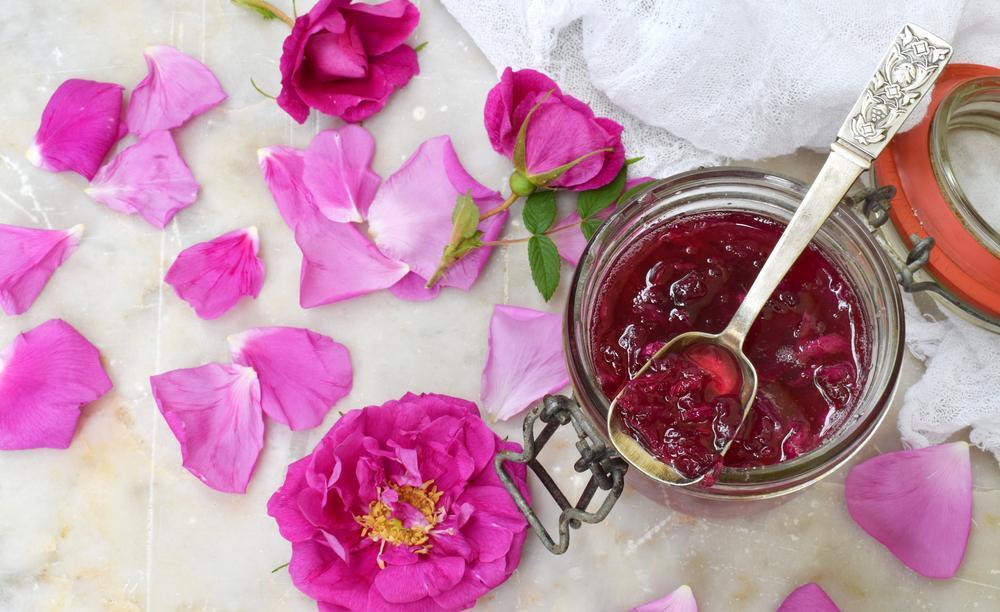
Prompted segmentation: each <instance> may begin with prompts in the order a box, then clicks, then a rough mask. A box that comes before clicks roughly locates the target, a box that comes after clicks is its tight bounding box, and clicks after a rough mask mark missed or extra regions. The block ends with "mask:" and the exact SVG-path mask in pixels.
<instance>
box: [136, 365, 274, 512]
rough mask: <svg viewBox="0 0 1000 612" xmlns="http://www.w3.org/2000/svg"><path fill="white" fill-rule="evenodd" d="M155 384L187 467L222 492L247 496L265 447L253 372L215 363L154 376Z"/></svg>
mask: <svg viewBox="0 0 1000 612" xmlns="http://www.w3.org/2000/svg"><path fill="white" fill-rule="evenodd" d="M149 384H150V386H151V387H152V389H153V397H154V398H155V399H156V405H157V406H158V407H159V409H160V412H161V413H162V414H163V418H164V419H166V420H167V425H169V426H170V431H172V432H174V436H175V437H176V438H177V441H178V442H180V445H181V457H183V463H184V467H185V468H187V470H188V471H189V472H191V473H192V474H194V475H195V476H197V477H198V478H199V479H200V480H201V481H202V482H204V483H205V484H207V485H208V486H210V487H212V488H213V489H215V490H217V491H223V492H225V493H245V492H246V490H247V483H248V482H250V476H251V474H253V470H254V466H256V465H257V457H258V456H259V455H260V449H261V448H263V446H264V418H263V416H262V415H261V409H260V383H259V382H258V381H257V375H256V374H255V373H254V371H253V369H252V368H247V367H243V366H239V365H233V364H225V365H223V364H221V363H209V364H206V365H203V366H200V367H197V368H188V369H184V370H174V371H172V372H166V373H164V374H159V375H157V376H151V377H150V379H149Z"/></svg>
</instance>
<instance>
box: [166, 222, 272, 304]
mask: <svg viewBox="0 0 1000 612" xmlns="http://www.w3.org/2000/svg"><path fill="white" fill-rule="evenodd" d="M259 248H260V241H259V239H258V237H257V228H256V227H251V228H248V229H241V230H236V231H234V232H229V233H228V234H223V235H222V236H219V237H218V238H215V239H213V240H209V241H208V242H202V243H199V244H196V245H194V246H190V247H188V248H186V249H184V250H183V251H181V252H180V254H179V255H177V259H176V260H174V263H173V265H172V266H170V269H169V270H168V271H167V275H166V277H165V278H164V279H163V280H164V281H165V282H166V283H167V284H168V285H170V286H171V287H173V288H174V291H176V292H177V295H178V296H180V298H181V299H182V300H184V301H185V302H187V303H188V304H190V305H191V307H192V308H194V311H195V313H196V314H197V315H198V316H199V317H201V318H202V319H215V318H218V317H220V316H222V315H224V314H225V313H226V312H228V311H229V309H230V308H232V307H233V306H235V305H236V303H237V302H239V301H240V298H242V297H243V296H246V295H248V296H250V297H252V298H256V297H257V295H258V294H259V293H260V288H261V287H262V286H263V285H264V262H263V261H261V260H260V257H258V256H257V253H258V250H259Z"/></svg>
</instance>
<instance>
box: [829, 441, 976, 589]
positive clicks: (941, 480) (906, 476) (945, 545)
mask: <svg viewBox="0 0 1000 612" xmlns="http://www.w3.org/2000/svg"><path fill="white" fill-rule="evenodd" d="M845 484H846V490H845V497H846V499H847V510H848V511H849V512H850V513H851V517H852V518H853V519H854V520H855V522H857V524H858V525H860V526H861V528H862V529H864V530H865V531H867V532H868V534H869V535H871V536H872V537H874V538H875V539H876V540H878V541H879V542H881V543H882V544H883V545H884V546H885V547H886V548H888V549H889V551H890V552H891V553H892V554H894V555H896V557H897V558H898V559H899V560H900V561H902V562H903V563H905V564H906V565H907V567H909V568H910V569H912V570H913V571H915V572H917V573H918V574H921V575H923V576H927V577H928V578H951V577H952V576H954V575H955V572H957V571H958V567H959V565H961V563H962V558H963V557H964V556H965V548H966V544H967V543H968V540H969V529H970V526H971V523H972V466H971V463H970V461H969V445H968V444H967V443H965V442H954V443H951V444H941V445H938V446H928V447H926V448H921V449H918V450H907V451H898V452H895V453H886V454H884V455H880V456H878V457H875V458H874V459H869V460H868V461H865V462H864V463H860V464H858V465H856V466H854V467H853V468H852V469H851V471H850V473H849V474H848V475H847V481H846V483H845Z"/></svg>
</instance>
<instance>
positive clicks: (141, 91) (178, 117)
mask: <svg viewBox="0 0 1000 612" xmlns="http://www.w3.org/2000/svg"><path fill="white" fill-rule="evenodd" d="M143 55H144V56H145V58H146V67H147V68H148V69H149V73H148V74H147V75H146V78H144V79H143V80H142V81H141V82H140V83H139V84H138V85H136V87H135V90H134V91H133V92H132V96H131V98H130V99H129V103H128V111H126V113H125V123H126V124H128V131H129V132H131V133H133V134H136V135H138V136H145V135H146V134H149V133H151V132H155V131H157V130H169V129H171V128H175V127H177V126H179V125H183V124H184V122H186V121H187V120H188V119H190V118H191V117H194V116H196V115H200V114H201V113H203V112H205V111H207V110H208V109H210V108H213V107H215V106H217V105H218V104H221V103H222V101H223V100H225V99H226V92H224V91H222V85H220V84H219V80H218V79H216V78H215V75H214V74H212V71H211V70H209V69H208V67H207V66H205V64H202V63H201V62H199V61H198V60H196V59H194V58H193V57H191V56H190V55H185V54H184V53H181V52H180V51H178V50H177V49H174V48H173V47H168V46H166V45H162V46H159V47H148V48H146V50H145V52H143Z"/></svg>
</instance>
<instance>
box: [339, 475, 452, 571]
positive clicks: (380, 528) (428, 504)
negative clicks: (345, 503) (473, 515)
mask: <svg viewBox="0 0 1000 612" xmlns="http://www.w3.org/2000/svg"><path fill="white" fill-rule="evenodd" d="M378 493H379V495H378V497H377V498H376V499H374V500H372V502H371V503H370V504H369V505H368V514H365V515H362V516H355V517H354V520H356V521H357V522H358V524H359V525H361V536H362V537H366V536H367V537H368V538H370V539H371V540H372V541H373V542H377V543H379V544H380V548H379V557H378V565H379V567H381V568H385V563H384V562H383V561H382V550H384V549H385V545H386V544H395V545H403V546H410V547H413V548H414V550H413V552H415V553H417V554H427V552H428V551H429V550H430V549H431V544H430V533H431V530H432V529H434V527H435V526H436V525H437V524H438V523H440V522H441V520H442V519H443V518H444V508H438V507H437V503H438V501H439V500H440V499H441V495H443V492H442V491H439V490H438V489H437V487H436V486H434V481H432V480H428V481H427V482H425V483H423V484H422V485H420V486H419V487H414V486H411V485H397V484H395V483H392V482H390V483H389V485H388V487H387V488H382V489H379V492H378Z"/></svg>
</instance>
